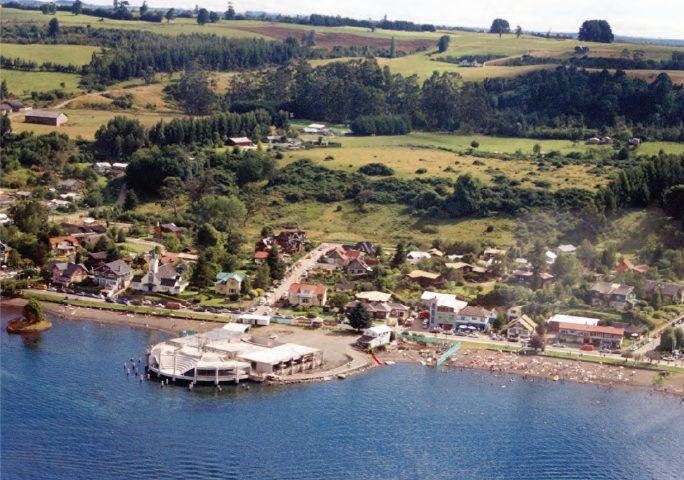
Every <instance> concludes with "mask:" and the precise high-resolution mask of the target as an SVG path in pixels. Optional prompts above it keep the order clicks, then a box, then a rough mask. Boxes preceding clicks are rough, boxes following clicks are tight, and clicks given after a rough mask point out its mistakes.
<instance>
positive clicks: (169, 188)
mask: <svg viewBox="0 0 684 480" xmlns="http://www.w3.org/2000/svg"><path fill="white" fill-rule="evenodd" d="M162 183H163V184H162V187H161V188H160V189H159V196H160V197H161V198H162V206H166V205H171V207H172V208H173V216H174V218H178V202H179V200H180V195H181V192H182V191H183V182H182V180H181V179H180V178H178V177H166V178H165V179H164V181H163V182H162Z"/></svg>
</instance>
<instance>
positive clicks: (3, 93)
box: [0, 78, 9, 100]
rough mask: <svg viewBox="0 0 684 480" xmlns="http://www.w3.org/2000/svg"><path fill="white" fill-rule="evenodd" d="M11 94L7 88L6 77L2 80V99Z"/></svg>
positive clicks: (0, 97)
mask: <svg viewBox="0 0 684 480" xmlns="http://www.w3.org/2000/svg"><path fill="white" fill-rule="evenodd" d="M8 95H9V90H7V80H5V79H4V78H3V79H2V82H0V99H3V100H4V99H5V98H7V96H8Z"/></svg>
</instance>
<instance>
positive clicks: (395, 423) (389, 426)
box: [0, 319, 684, 480]
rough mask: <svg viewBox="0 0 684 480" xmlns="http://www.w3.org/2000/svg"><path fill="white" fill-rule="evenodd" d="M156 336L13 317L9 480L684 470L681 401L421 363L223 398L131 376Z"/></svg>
mask: <svg viewBox="0 0 684 480" xmlns="http://www.w3.org/2000/svg"><path fill="white" fill-rule="evenodd" d="M5 320H6V319H5ZM161 335H162V334H159V333H156V332H149V331H144V330H136V329H133V328H129V327H122V326H121V327H120V326H101V325H98V324H95V323H89V322H65V321H59V320H55V322H54V327H53V328H52V330H50V331H48V332H45V333H43V334H41V335H40V336H38V337H33V338H22V337H19V336H10V335H8V334H7V333H5V331H4V322H3V333H2V337H1V339H2V342H1V357H0V360H1V368H2V377H1V381H2V386H1V395H2V396H1V406H0V408H1V413H2V419H1V423H0V428H1V430H2V431H1V441H2V445H1V447H0V453H1V458H0V460H1V467H0V476H1V477H2V479H5V480H10V479H133V478H155V479H157V478H159V479H165V478H183V479H194V478H197V479H208V478H235V479H270V478H278V479H328V478H331V479H337V478H339V479H413V478H421V479H422V478H424V479H451V478H453V479H504V478H520V479H523V478H524V479H566V478H567V479H574V478H577V479H585V478H591V479H649V478H653V479H681V478H682V471H683V470H682V468H683V464H684V405H683V404H682V403H681V402H680V401H679V400H678V399H675V398H670V397H663V396H659V395H650V394H648V393H644V392H637V391H630V390H619V389H618V390H612V391H609V390H607V389H604V388H598V387H595V386H588V385H575V384H569V383H565V384H558V383H552V382H551V383H525V382H522V381H520V379H519V378H516V377H504V378H497V377H494V376H492V375H490V374H488V373H485V372H473V371H463V372H460V371H453V372H447V373H440V372H437V371H435V370H434V369H428V368H425V367H421V366H419V365H396V366H392V367H381V368H377V369H374V370H371V371H370V372H368V373H364V374H361V375H358V376H354V377H351V378H349V379H347V380H345V381H332V382H326V383H318V384H307V385H294V386H278V387H273V386H265V385H252V388H251V389H250V390H245V389H242V388H233V387H229V386H226V387H224V389H223V392H220V393H219V392H216V391H215V390H214V389H213V388H199V389H197V390H195V391H193V392H190V391H188V390H187V389H186V388H183V387H174V386H170V387H169V388H165V389H161V388H160V385H159V383H157V382H145V383H143V384H140V383H139V381H138V380H137V378H135V377H133V376H131V377H127V376H126V375H125V374H124V373H123V362H124V360H125V359H127V358H128V359H130V358H131V357H136V358H137V357H140V356H142V355H143V353H144V349H145V347H146V346H147V345H148V344H150V343H154V342H156V341H158V340H160V339H161V338H162V336H161ZM511 379H513V380H514V381H510V380H511ZM504 384H505V385H506V388H502V385H504Z"/></svg>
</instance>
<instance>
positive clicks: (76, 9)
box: [71, 0, 83, 15]
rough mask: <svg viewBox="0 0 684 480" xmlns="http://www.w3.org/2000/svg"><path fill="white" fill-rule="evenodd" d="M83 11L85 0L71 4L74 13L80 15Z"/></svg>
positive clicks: (78, 0)
mask: <svg viewBox="0 0 684 480" xmlns="http://www.w3.org/2000/svg"><path fill="white" fill-rule="evenodd" d="M82 11H83V2H81V0H76V1H75V2H74V3H72V4H71V13H72V14H74V15H80V14H81V12H82Z"/></svg>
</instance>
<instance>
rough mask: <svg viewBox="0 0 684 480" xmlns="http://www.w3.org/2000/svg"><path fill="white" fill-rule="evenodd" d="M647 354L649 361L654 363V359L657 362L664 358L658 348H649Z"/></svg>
mask: <svg viewBox="0 0 684 480" xmlns="http://www.w3.org/2000/svg"><path fill="white" fill-rule="evenodd" d="M645 356H646V358H648V363H653V361H654V360H655V361H656V362H657V361H659V360H660V359H661V358H663V356H662V355H661V354H660V352H659V351H657V350H649V351H648V352H646V354H645Z"/></svg>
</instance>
